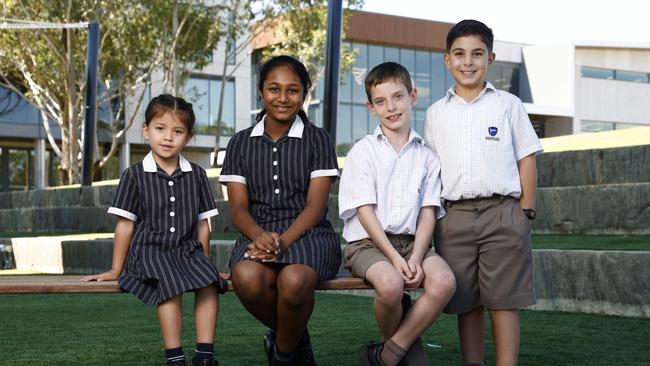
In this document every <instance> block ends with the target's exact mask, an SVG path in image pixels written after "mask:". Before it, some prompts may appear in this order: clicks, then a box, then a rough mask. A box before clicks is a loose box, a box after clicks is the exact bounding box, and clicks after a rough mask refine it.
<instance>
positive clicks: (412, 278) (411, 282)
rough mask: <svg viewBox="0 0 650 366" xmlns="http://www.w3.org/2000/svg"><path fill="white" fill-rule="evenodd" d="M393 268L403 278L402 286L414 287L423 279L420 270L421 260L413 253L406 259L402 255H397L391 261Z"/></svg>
mask: <svg viewBox="0 0 650 366" xmlns="http://www.w3.org/2000/svg"><path fill="white" fill-rule="evenodd" d="M391 262H392V264H393V267H395V270H397V272H398V273H399V274H400V275H401V276H402V279H404V287H405V288H408V289H414V288H418V287H420V284H422V280H423V279H424V272H423V270H422V260H418V258H415V257H414V256H413V255H412V256H411V258H409V260H408V261H406V260H405V259H404V258H403V257H401V256H397V258H395V259H393V260H392V261H391Z"/></svg>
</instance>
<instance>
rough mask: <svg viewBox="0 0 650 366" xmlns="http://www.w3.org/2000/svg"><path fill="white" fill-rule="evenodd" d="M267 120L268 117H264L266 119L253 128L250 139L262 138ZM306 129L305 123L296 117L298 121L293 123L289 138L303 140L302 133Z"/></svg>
mask: <svg viewBox="0 0 650 366" xmlns="http://www.w3.org/2000/svg"><path fill="white" fill-rule="evenodd" d="M265 120H266V115H264V117H262V120H261V121H259V122H257V124H256V125H255V127H253V131H252V132H251V136H250V137H260V136H262V135H264V121H265ZM304 129H305V123H304V122H303V121H302V118H300V116H296V119H295V120H294V121H293V124H292V125H291V129H290V130H289V134H288V135H287V136H288V137H295V138H299V139H301V138H302V131H303V130H304Z"/></svg>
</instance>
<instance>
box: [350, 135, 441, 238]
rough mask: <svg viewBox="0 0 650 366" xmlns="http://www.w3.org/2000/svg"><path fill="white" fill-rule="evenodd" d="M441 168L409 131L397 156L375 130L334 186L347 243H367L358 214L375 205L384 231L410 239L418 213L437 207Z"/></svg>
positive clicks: (352, 154)
mask: <svg viewBox="0 0 650 366" xmlns="http://www.w3.org/2000/svg"><path fill="white" fill-rule="evenodd" d="M439 173H440V164H439V162H438V159H437V157H436V156H435V155H434V154H433V153H432V152H431V150H429V148H428V147H426V146H425V144H424V140H423V139H422V137H420V135H418V134H417V132H415V131H414V130H413V129H411V132H410V134H409V139H408V142H407V143H406V145H404V146H403V147H402V149H401V150H400V151H399V152H397V151H395V149H394V148H393V146H392V145H391V144H390V142H389V141H388V139H387V138H386V136H384V134H383V133H382V130H381V127H380V126H377V128H376V129H375V132H374V133H373V134H372V135H368V136H365V137H364V138H363V139H361V140H359V141H358V142H357V143H356V144H354V146H353V147H352V149H351V150H350V152H349V153H348V155H347V157H346V159H345V169H343V174H342V175H341V183H340V185H339V216H340V218H341V219H343V220H344V223H345V226H344V228H343V237H344V238H345V240H347V241H348V242H351V241H355V240H361V239H365V238H368V233H367V232H366V230H365V229H364V228H363V226H362V225H361V223H360V222H359V218H358V216H357V208H358V207H360V206H364V205H375V214H376V215H377V219H379V222H380V223H381V226H382V228H383V229H384V231H386V232H387V233H390V234H411V235H415V227H416V224H417V218H418V215H419V213H420V208H422V207H425V206H438V207H440V178H439Z"/></svg>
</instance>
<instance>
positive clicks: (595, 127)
mask: <svg viewBox="0 0 650 366" xmlns="http://www.w3.org/2000/svg"><path fill="white" fill-rule="evenodd" d="M613 129H614V124H613V123H612V122H600V121H587V120H583V121H580V132H600V131H611V130H613Z"/></svg>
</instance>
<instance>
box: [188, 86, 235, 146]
mask: <svg viewBox="0 0 650 366" xmlns="http://www.w3.org/2000/svg"><path fill="white" fill-rule="evenodd" d="M220 95H221V80H213V79H203V78H196V77H191V78H189V79H188V80H187V83H186V84H185V97H186V98H187V100H188V101H189V102H190V103H192V107H193V109H194V115H195V116H196V125H195V128H196V131H197V132H198V133H204V134H216V133H217V132H219V133H220V134H221V135H222V136H229V135H232V134H234V133H235V82H234V81H233V80H228V81H227V82H226V85H225V87H224V97H223V110H222V111H221V120H220V121H217V120H218V118H219V116H218V114H219V102H220V101H221V98H220Z"/></svg>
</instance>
